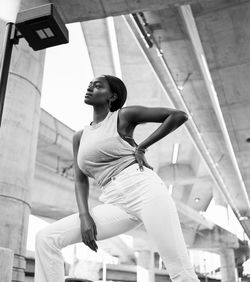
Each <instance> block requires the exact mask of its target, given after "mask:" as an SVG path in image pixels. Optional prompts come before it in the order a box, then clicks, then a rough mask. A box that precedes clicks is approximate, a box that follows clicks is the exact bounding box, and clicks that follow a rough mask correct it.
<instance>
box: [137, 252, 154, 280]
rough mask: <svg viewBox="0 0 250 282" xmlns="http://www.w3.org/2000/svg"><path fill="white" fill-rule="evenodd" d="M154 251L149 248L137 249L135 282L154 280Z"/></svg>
mask: <svg viewBox="0 0 250 282" xmlns="http://www.w3.org/2000/svg"><path fill="white" fill-rule="evenodd" d="M154 268H155V265H154V252H152V251H150V250H140V251H137V282H154V281H155V272H154Z"/></svg>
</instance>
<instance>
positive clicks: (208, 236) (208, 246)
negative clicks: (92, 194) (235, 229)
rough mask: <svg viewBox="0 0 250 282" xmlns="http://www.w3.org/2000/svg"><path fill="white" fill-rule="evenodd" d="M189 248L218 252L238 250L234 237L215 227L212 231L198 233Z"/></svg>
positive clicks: (237, 243) (237, 241)
mask: <svg viewBox="0 0 250 282" xmlns="http://www.w3.org/2000/svg"><path fill="white" fill-rule="evenodd" d="M190 248H192V249H202V250H207V251H213V252H219V251H220V250H221V249H228V248H232V249H237V248H239V240H238V238H237V237H236V235H234V234H232V233H230V232H229V231H227V230H225V229H223V228H221V227H219V226H215V227H214V228H213V229H212V230H209V229H206V230H200V231H198V232H197V233H196V236H195V241H194V243H193V245H192V246H190Z"/></svg>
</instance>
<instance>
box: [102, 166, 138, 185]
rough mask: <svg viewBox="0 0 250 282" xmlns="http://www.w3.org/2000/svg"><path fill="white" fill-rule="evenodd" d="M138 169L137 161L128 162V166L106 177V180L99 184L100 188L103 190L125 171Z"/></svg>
mask: <svg viewBox="0 0 250 282" xmlns="http://www.w3.org/2000/svg"><path fill="white" fill-rule="evenodd" d="M138 170H139V165H138V163H132V164H130V165H129V166H127V167H126V168H124V169H123V170H122V171H120V172H119V173H118V174H116V175H114V176H112V177H110V178H109V179H108V181H107V182H106V183H105V184H104V185H103V186H101V190H105V189H106V188H107V187H108V186H109V185H110V184H111V183H112V182H113V181H115V180H117V179H119V178H120V177H122V176H123V175H124V174H126V173H130V172H133V171H138Z"/></svg>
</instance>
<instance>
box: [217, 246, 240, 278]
mask: <svg viewBox="0 0 250 282" xmlns="http://www.w3.org/2000/svg"><path fill="white" fill-rule="evenodd" d="M220 261H221V282H236V281H237V277H236V269H235V257H234V249H231V248H228V249H222V250H220Z"/></svg>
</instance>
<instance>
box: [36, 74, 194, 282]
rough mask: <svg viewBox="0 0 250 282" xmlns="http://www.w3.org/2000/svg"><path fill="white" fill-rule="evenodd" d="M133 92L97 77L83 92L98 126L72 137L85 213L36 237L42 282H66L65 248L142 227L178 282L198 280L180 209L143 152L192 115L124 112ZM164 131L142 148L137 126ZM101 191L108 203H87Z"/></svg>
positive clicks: (81, 209) (165, 110)
mask: <svg viewBox="0 0 250 282" xmlns="http://www.w3.org/2000/svg"><path fill="white" fill-rule="evenodd" d="M126 97H127V90H126V87H125V85H124V83H123V82H122V81H121V80H120V79H119V78H117V77H114V76H110V75H103V76H100V77H97V78H95V79H94V80H93V81H92V82H91V83H90V85H89V87H88V89H87V93H86V95H85V103H86V104H88V105H91V106H92V107H93V121H92V123H91V124H90V126H88V127H86V128H85V129H84V130H83V131H79V132H77V133H76V134H75V135H74V137H73V152H74V167H75V192H76V200H77V205H78V209H79V213H77V214H74V215H71V216H68V217H66V218H64V219H61V220H59V221H57V222H55V223H53V224H51V225H50V226H48V227H46V228H45V229H43V230H41V231H40V232H39V233H38V235H37V238H36V268H35V281H36V282H55V281H56V282H63V281H64V267H63V258H62V255H61V252H60V249H62V248H63V247H66V246H67V245H69V244H74V243H77V242H81V241H82V242H83V243H84V244H86V245H87V246H88V247H89V248H91V249H92V250H93V251H97V248H98V246H97V243H96V241H98V240H103V239H107V238H110V237H113V236H116V235H119V234H121V233H124V232H127V231H129V230H131V229H133V228H135V227H137V226H138V225H140V224H144V226H145V229H146V231H147V232H148V233H149V235H150V236H151V238H152V239H153V240H154V241H155V244H156V246H157V247H158V250H159V253H160V256H161V257H162V259H163V261H164V263H165V266H166V268H167V270H168V272H169V274H170V277H171V279H172V281H174V282H195V281H196V282H197V281H199V280H198V279H197V276H196V274H195V272H194V270H193V268H192V266H191V264H190V261H189V258H188V254H187V249H186V246H185V242H184V239H183V235H182V231H181V227H180V223H179V218H178V215H177V211H176V207H175V205H174V202H173V200H172V198H171V197H170V195H169V193H168V190H167V188H166V187H165V185H164V183H163V182H162V180H161V179H160V178H159V177H158V175H157V174H156V173H155V172H154V171H153V170H152V168H151V167H150V165H149V164H148V163H147V160H146V158H145V155H144V153H145V150H146V149H147V148H148V147H150V146H151V145H152V144H154V143H155V142H157V141H158V140H160V139H162V138H163V137H165V136H166V135H168V134H169V133H170V132H172V131H173V130H175V129H176V128H178V127H179V126H180V125H182V124H183V123H184V122H185V121H186V120H187V115H186V114H185V113H184V112H182V111H178V110H174V109H168V108H148V107H141V106H130V107H124V108H122V106H123V105H124V103H125V101H126ZM145 122H157V123H159V124H160V125H159V127H158V128H157V129H156V130H155V131H154V132H153V133H152V134H151V135H150V136H148V137H147V138H146V139H145V140H143V141H142V142H141V143H140V144H138V145H137V144H136V142H135V141H134V139H133V132H134V129H135V127H136V126H137V125H138V124H141V123H145ZM88 177H92V178H94V179H95V180H96V181H97V183H98V185H99V186H100V189H101V196H100V200H101V201H102V202H103V204H101V205H99V206H96V207H94V208H92V209H90V208H89V206H88V195H89V182H88Z"/></svg>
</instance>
